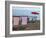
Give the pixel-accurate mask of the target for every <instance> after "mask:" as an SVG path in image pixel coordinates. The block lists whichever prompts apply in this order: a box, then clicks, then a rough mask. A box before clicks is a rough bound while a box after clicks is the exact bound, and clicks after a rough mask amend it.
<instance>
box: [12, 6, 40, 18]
mask: <svg viewBox="0 0 46 38" xmlns="http://www.w3.org/2000/svg"><path fill="white" fill-rule="evenodd" d="M32 12H38V13H39V15H34V14H32ZM12 15H13V16H22V15H23V16H37V17H38V19H39V18H40V8H31V7H16V8H12Z"/></svg>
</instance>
